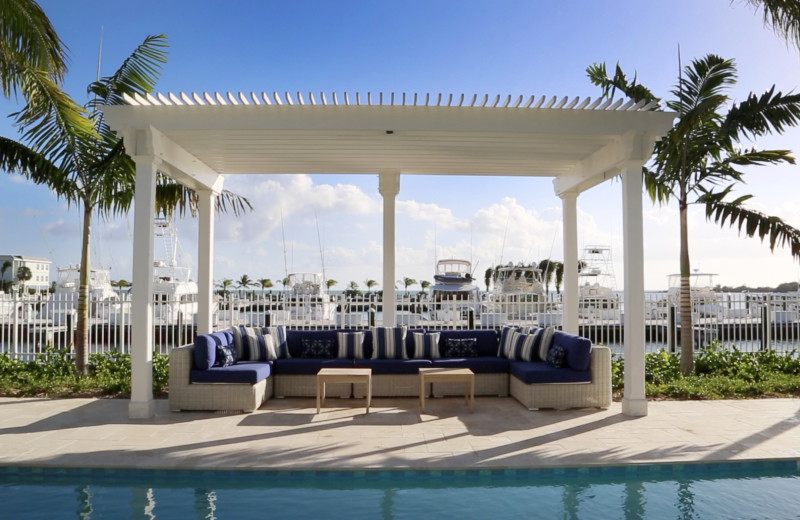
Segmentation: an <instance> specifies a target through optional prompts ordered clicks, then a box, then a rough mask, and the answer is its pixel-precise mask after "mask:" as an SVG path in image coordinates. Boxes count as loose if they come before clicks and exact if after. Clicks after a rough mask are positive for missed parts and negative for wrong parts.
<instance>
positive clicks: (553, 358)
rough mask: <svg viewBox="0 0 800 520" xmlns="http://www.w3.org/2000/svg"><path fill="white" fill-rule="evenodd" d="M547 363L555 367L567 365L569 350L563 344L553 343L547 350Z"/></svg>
mask: <svg viewBox="0 0 800 520" xmlns="http://www.w3.org/2000/svg"><path fill="white" fill-rule="evenodd" d="M547 364H548V365H550V366H553V367H555V368H564V367H565V366H567V351H566V350H564V347H562V346H561V345H553V346H552V347H550V351H548V352H547Z"/></svg>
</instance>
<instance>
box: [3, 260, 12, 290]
mask: <svg viewBox="0 0 800 520" xmlns="http://www.w3.org/2000/svg"><path fill="white" fill-rule="evenodd" d="M13 265H14V264H13V263H12V262H11V260H5V261H4V262H3V266H2V267H0V290H2V291H5V290H6V287H7V286H8V285H11V284H10V283H9V282H7V281H6V272H7V271H8V270H9V269H11V267H12V266H13Z"/></svg>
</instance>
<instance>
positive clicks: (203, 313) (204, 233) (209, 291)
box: [196, 189, 217, 334]
mask: <svg viewBox="0 0 800 520" xmlns="http://www.w3.org/2000/svg"><path fill="white" fill-rule="evenodd" d="M196 192H197V196H198V199H199V200H198V219H199V223H198V229H197V234H198V236H197V289H198V293H197V334H209V333H211V332H212V327H213V315H214V301H213V300H214V297H213V294H214V206H215V203H216V199H217V194H216V193H215V192H214V191H211V190H204V189H201V190H197V191H196Z"/></svg>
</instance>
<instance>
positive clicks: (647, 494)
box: [0, 460, 800, 520]
mask: <svg viewBox="0 0 800 520" xmlns="http://www.w3.org/2000/svg"><path fill="white" fill-rule="evenodd" d="M798 517H800V469H798V462H797V461H791V460H785V461H763V462H741V463H719V464H674V465H670V464H665V465H635V466H604V467H589V468H544V469H509V470H455V471H402V470H396V471H383V470H374V471H371V470H366V471H258V470H256V471H244V470H242V471H211V470H209V471H179V470H174V471H173V470H125V469H81V468H30V467H0V518H9V519H15V520H16V519H45V518H46V519H61V518H69V519H75V518H78V519H87V520H88V519H103V518H108V519H126V518H146V519H156V518H161V519H169V520H181V519H198V520H199V519H246V518H259V519H283V518H287V519H288V518H291V519H302V518H315V519H316V518H324V519H336V518H342V519H349V520H357V519H381V518H384V519H397V520H399V519H419V518H437V519H439V518H452V519H459V520H464V519H469V518H487V519H496V518H514V519H519V518H546V519H550V518H570V519H571V518H599V519H614V518H670V519H673V518H680V519H703V518H709V519H725V518H732V519H733V518H736V519H738V518H747V519H758V518H763V519H771V520H774V519H783V518H798Z"/></svg>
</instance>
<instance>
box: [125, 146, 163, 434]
mask: <svg viewBox="0 0 800 520" xmlns="http://www.w3.org/2000/svg"><path fill="white" fill-rule="evenodd" d="M134 160H135V161H136V191H135V193H136V197H135V199H134V205H133V207H134V215H133V287H134V290H133V292H132V295H131V323H133V324H134V326H133V327H131V402H130V405H129V406H128V417H130V418H131V419H149V418H150V417H153V415H155V405H154V402H153V240H154V239H153V237H154V234H155V229H154V228H155V223H154V218H155V214H156V203H155V200H156V176H157V173H158V167H159V165H160V164H161V160H160V159H158V158H156V157H153V156H135V157H134Z"/></svg>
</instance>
